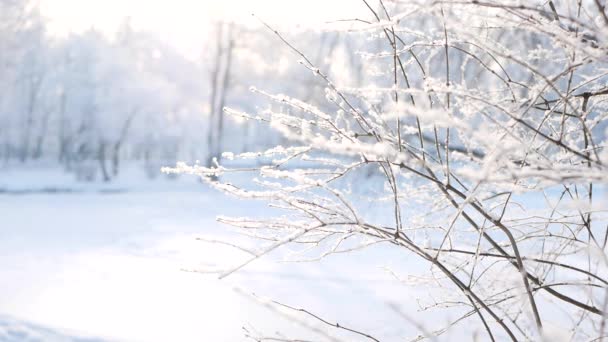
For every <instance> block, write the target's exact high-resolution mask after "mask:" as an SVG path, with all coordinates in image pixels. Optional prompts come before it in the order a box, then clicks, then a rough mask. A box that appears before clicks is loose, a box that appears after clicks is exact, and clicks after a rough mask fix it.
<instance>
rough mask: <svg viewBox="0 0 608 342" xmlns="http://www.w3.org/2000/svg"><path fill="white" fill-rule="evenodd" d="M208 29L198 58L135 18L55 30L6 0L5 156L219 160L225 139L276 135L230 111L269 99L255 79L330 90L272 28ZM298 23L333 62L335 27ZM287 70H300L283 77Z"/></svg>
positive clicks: (114, 167)
mask: <svg viewBox="0 0 608 342" xmlns="http://www.w3.org/2000/svg"><path fill="white" fill-rule="evenodd" d="M204 34H206V35H207V37H205V38H206V39H205V42H206V43H205V46H203V48H202V51H203V52H202V53H201V55H200V58H194V59H193V58H186V57H184V56H183V55H182V54H180V53H179V52H178V51H176V49H175V48H174V47H173V46H172V45H170V44H168V43H167V42H164V41H162V40H160V39H159V38H158V37H157V36H155V35H154V34H152V33H149V32H142V31H137V30H135V29H134V28H133V26H132V25H131V23H130V21H129V20H128V19H125V21H124V23H123V24H122V25H121V27H119V28H118V29H117V32H116V33H115V34H114V35H111V36H108V34H107V33H101V32H98V31H96V30H94V29H90V30H88V31H86V32H81V33H72V34H69V35H67V36H53V35H51V34H49V33H48V32H47V31H46V23H45V19H44V18H43V16H42V15H41V14H40V11H39V9H38V7H37V6H36V5H35V3H34V2H29V1H13V0H0V51H2V53H1V54H0V161H1V162H2V164H8V163H15V162H28V161H31V160H44V161H45V162H47V163H48V162H51V163H59V164H61V165H62V166H63V167H65V169H66V170H67V171H73V172H75V173H76V176H77V177H79V178H81V179H92V178H95V177H96V178H98V179H104V180H110V179H112V178H113V177H114V176H116V175H117V174H118V173H119V172H120V165H121V161H123V160H129V161H132V160H136V161H138V162H140V163H141V165H143V166H145V167H146V169H147V170H148V171H149V174H150V175H155V174H156V173H157V172H158V170H159V168H160V166H162V165H167V164H173V163H174V162H175V161H176V160H187V161H194V160H197V159H200V160H201V162H202V163H207V164H209V163H210V162H211V160H212V158H213V157H220V154H221V153H220V151H221V150H223V149H230V150H237V151H241V150H244V149H245V148H246V147H249V148H250V147H252V146H269V144H274V143H277V142H278V140H277V138H276V137H273V136H272V135H270V134H267V132H268V130H267V129H266V127H265V126H262V125H258V124H256V123H250V122H246V121H243V120H238V119H236V120H234V117H233V118H232V119H230V118H226V117H225V115H224V113H223V111H222V108H223V107H224V106H226V105H230V106H233V107H236V108H240V109H243V110H252V109H255V108H256V106H258V105H262V104H263V103H264V102H263V101H260V100H259V99H258V98H257V97H255V96H252V94H251V92H250V90H249V87H250V86H252V85H254V86H262V87H264V88H265V89H273V90H274V89H279V88H280V89H282V90H281V91H285V92H290V93H291V94H292V95H298V96H303V97H305V98H308V99H312V98H314V97H315V96H316V94H318V93H319V92H321V93H322V91H323V86H322V84H320V83H319V82H315V80H314V77H313V76H312V75H310V73H307V72H303V71H302V70H301V69H300V68H298V65H297V63H295V62H294V61H293V60H292V59H291V60H290V59H289V58H288V53H289V51H288V50H286V49H285V48H284V47H283V45H282V44H281V43H280V42H279V41H277V40H276V39H271V36H270V35H269V32H268V31H267V30H265V29H260V28H250V27H244V26H238V25H237V24H232V23H223V22H217V23H210V24H209V30H208V32H206V33H204ZM296 35H297V36H298V40H300V41H302V42H303V43H305V44H308V45H310V46H315V48H316V49H317V50H318V51H319V52H318V53H319V56H318V57H317V61H318V62H319V63H322V64H323V65H328V63H329V61H330V60H334V59H333V58H331V57H332V56H333V55H336V54H340V53H341V51H343V49H341V47H340V46H339V45H338V42H339V41H338V40H337V39H336V38H337V35H336V34H331V33H311V32H300V33H298V34H296ZM341 55H342V58H343V59H347V58H348V56H346V55H344V53H341ZM345 62H346V63H348V60H346V61H345ZM342 64H343V63H342ZM284 78H290V79H292V80H294V81H295V82H292V83H291V87H284V86H280V87H279V84H278V83H279V82H283V79H284Z"/></svg>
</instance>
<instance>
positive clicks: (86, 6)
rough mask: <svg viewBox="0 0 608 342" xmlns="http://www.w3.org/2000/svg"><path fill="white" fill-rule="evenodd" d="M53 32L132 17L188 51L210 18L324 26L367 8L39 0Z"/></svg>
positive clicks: (353, 2) (351, 4)
mask: <svg viewBox="0 0 608 342" xmlns="http://www.w3.org/2000/svg"><path fill="white" fill-rule="evenodd" d="M40 4H41V8H42V12H43V14H44V15H45V17H47V19H48V20H49V31H50V33H51V34H57V35H62V34H66V33H69V32H78V31H82V30H86V29H89V28H91V27H94V28H96V29H99V30H102V31H104V32H106V33H112V32H114V31H115V30H116V28H117V27H118V26H119V25H120V24H121V23H122V22H123V21H124V20H125V18H127V17H129V18H130V19H131V23H132V25H133V26H134V27H135V28H137V29H144V30H149V31H153V32H155V33H157V34H158V35H159V36H160V37H162V38H163V39H165V40H166V41H169V42H170V43H172V44H173V45H175V46H176V47H177V48H178V49H181V50H183V51H185V52H193V51H192V50H197V49H200V46H201V43H202V42H203V41H204V39H205V36H206V33H207V31H208V27H209V24H210V23H213V22H214V21H216V20H218V19H221V20H230V21H235V22H237V23H241V24H246V25H254V24H255V23H257V22H258V21H257V19H256V18H255V17H253V16H252V14H255V15H256V16H257V17H259V18H261V19H263V20H264V21H266V22H268V23H270V24H272V25H273V26H279V27H302V26H306V27H312V28H320V27H321V26H322V25H323V23H325V22H328V21H332V20H336V19H346V18H353V17H355V16H357V15H361V14H362V13H364V12H363V9H364V5H363V3H362V2H360V1H358V0H331V1H328V0H288V1H285V0H220V1H218V0H172V1H160V0H40Z"/></svg>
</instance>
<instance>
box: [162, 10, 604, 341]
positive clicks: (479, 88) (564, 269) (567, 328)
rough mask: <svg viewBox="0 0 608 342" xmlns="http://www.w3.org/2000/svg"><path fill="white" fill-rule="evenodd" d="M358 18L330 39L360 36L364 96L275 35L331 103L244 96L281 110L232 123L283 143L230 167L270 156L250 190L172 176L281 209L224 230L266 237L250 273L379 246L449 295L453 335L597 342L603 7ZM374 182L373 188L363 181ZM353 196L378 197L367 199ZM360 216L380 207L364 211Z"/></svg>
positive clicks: (224, 169)
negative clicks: (303, 255)
mask: <svg viewBox="0 0 608 342" xmlns="http://www.w3.org/2000/svg"><path fill="white" fill-rule="evenodd" d="M361 6H367V8H368V9H369V13H370V15H369V17H368V18H358V19H354V20H346V21H341V22H340V23H339V24H336V25H335V27H333V29H335V30H338V31H340V32H342V33H343V34H352V35H355V36H357V37H361V40H362V42H361V44H360V45H359V46H358V47H357V48H356V49H353V50H351V51H349V53H350V54H352V56H354V57H356V58H359V59H360V63H361V64H360V65H361V66H362V67H363V68H364V70H366V71H367V73H366V74H365V77H364V78H363V80H362V82H361V84H342V83H340V82H337V81H334V80H333V78H332V75H330V74H329V73H327V72H326V71H325V70H321V69H318V68H317V66H315V65H314V64H313V62H311V59H309V58H308V57H307V54H306V52H305V51H304V50H300V49H299V48H298V47H297V45H298V44H297V42H290V41H288V40H287V39H285V38H284V36H283V35H281V33H279V32H276V37H277V39H280V40H283V41H284V43H285V44H287V46H289V47H290V48H291V49H292V50H293V52H294V53H295V55H296V56H297V57H298V58H300V63H301V64H302V65H303V67H306V68H308V69H309V70H310V72H312V73H314V74H315V75H316V76H317V77H318V78H319V80H320V81H321V82H324V83H325V85H326V94H325V95H326V96H325V104H324V105H323V106H315V105H312V104H309V103H307V102H305V101H301V100H298V99H295V98H291V97H289V96H287V95H275V94H269V93H266V92H264V91H263V90H257V89H252V90H253V91H254V92H256V93H259V94H260V96H264V97H267V98H268V101H269V103H271V104H273V105H271V106H269V107H268V108H264V109H260V111H259V112H258V113H243V112H241V111H239V110H238V109H230V108H226V109H225V111H226V112H227V113H229V114H232V115H236V116H239V117H241V118H247V119H249V120H257V121H261V122H266V123H268V124H269V125H270V126H272V127H273V128H274V129H275V130H276V131H277V132H278V134H281V135H282V136H283V137H284V138H285V139H286V140H287V141H289V142H290V144H289V147H281V146H278V147H275V148H272V149H270V150H267V151H262V152H259V153H253V154H251V153H246V154H241V155H238V154H237V155H232V154H227V155H226V156H229V157H230V159H242V158H252V157H253V158H262V159H263V160H264V161H266V163H265V164H264V166H262V167H259V168H258V169H257V172H258V173H259V176H258V177H257V178H255V179H252V181H251V182H250V183H249V184H246V185H242V186H241V185H235V184H232V183H228V182H222V179H226V177H223V176H224V175H228V174H230V173H233V172H242V171H244V170H243V169H240V168H231V167H229V166H223V165H220V164H218V165H216V167H211V168H207V167H199V166H196V165H195V166H189V165H185V164H178V165H177V166H176V167H175V168H172V169H167V170H166V171H168V172H185V173H193V174H197V175H200V176H202V177H203V178H204V179H206V180H207V181H208V182H209V183H210V184H211V185H212V186H214V187H216V188H217V189H220V190H221V191H224V192H227V193H229V194H233V195H236V196H238V197H243V198H252V199H259V200H263V201H267V202H269V203H271V204H272V205H273V206H275V207H278V208H281V209H282V210H284V215H281V216H278V217H276V218H274V219H271V220H257V219H255V218H224V217H222V218H220V221H221V222H224V223H227V224H230V225H234V226H236V227H240V228H242V229H244V230H245V231H247V232H248V234H249V235H251V236H257V237H259V238H260V239H262V241H263V243H264V244H265V246H266V247H265V248H264V249H262V250H259V251H254V252H253V254H252V255H253V256H252V258H251V259H250V260H249V261H253V260H255V259H257V258H260V257H262V256H264V255H265V254H267V253H269V252H271V251H273V250H274V249H276V248H278V247H280V246H283V245H287V244H290V245H297V244H305V246H306V247H307V255H309V254H310V253H311V249H310V246H311V245H312V246H315V248H316V249H312V251H313V252H315V253H317V255H318V257H317V258H316V259H320V258H322V257H326V256H328V255H331V254H334V253H342V252H348V251H352V250H357V249H365V248H366V247H367V246H370V245H372V244H374V245H377V244H381V245H382V246H385V248H387V249H389V248H391V249H403V250H404V253H409V254H410V255H412V256H416V257H418V258H419V260H420V262H421V263H423V262H424V263H427V264H428V265H429V266H430V267H429V273H428V277H426V279H424V281H425V282H427V283H428V284H429V285H433V284H434V285H437V287H442V288H444V289H447V290H448V291H446V292H445V297H443V298H440V299H442V300H444V301H445V302H444V303H443V304H444V305H445V306H450V307H452V306H457V307H460V308H461V309H462V311H461V312H462V317H463V318H464V319H458V320H455V321H454V323H453V325H456V324H457V323H461V324H462V322H469V324H470V328H469V329H470V331H471V332H472V331H473V330H474V328H473V327H477V328H479V329H482V331H484V334H485V336H484V337H483V339H484V340H509V339H510V340H514V341H515V340H538V339H540V338H541V336H552V335H551V334H552V333H554V330H553V329H552V328H551V327H555V326H560V327H561V329H562V331H564V332H565V335H564V337H566V338H568V339H573V340H598V339H603V337H604V336H605V334H607V333H608V328H606V327H605V325H606V319H605V317H606V316H605V313H606V311H607V310H608V307H607V306H608V287H607V285H608V274H607V272H606V271H607V267H606V266H607V265H606V263H607V261H608V259H607V255H606V252H605V250H606V242H607V240H608V226H607V223H608V220H607V216H606V210H607V209H608V206H607V203H606V192H605V186H606V182H607V181H608V170H607V167H606V163H608V159H607V158H606V156H607V154H606V150H605V147H606V129H607V127H608V126H607V125H606V122H607V120H606V116H607V115H608V114H607V113H608V112H607V111H606V109H607V107H608V106H607V103H606V98H607V97H606V95H608V86H607V85H606V82H607V80H608V77H607V75H608V63H607V62H608V45H607V41H606V37H608V30H607V28H608V16H606V14H605V12H603V11H604V8H603V6H602V5H601V1H576V0H564V1H548V2H547V1H494V0H486V1H475V0H473V1H468V0H464V1H423V0H419V1H410V0H408V1H390V2H389V1H386V3H382V2H380V3H376V2H372V1H371V0H370V1H369V2H366V1H363V3H362V4H361ZM366 35H367V37H365V36H366ZM353 72H355V71H354V70H353ZM286 81H287V82H289V81H291V80H286ZM256 152H257V151H256ZM370 168H373V170H375V171H374V172H376V174H379V175H381V177H382V178H383V181H382V182H376V181H375V180H374V179H376V178H374V177H371V178H366V177H365V174H367V173H368V172H369V170H370ZM211 175H215V176H217V177H218V178H211V177H208V176H211ZM361 175H363V176H361ZM366 179H367V181H366ZM366 182H367V183H366ZM362 187H365V188H368V189H370V190H373V192H374V194H375V195H373V196H369V195H368V196H360V195H359V194H357V193H356V189H357V188H362ZM366 201H367V202H369V203H366ZM370 203H372V204H374V207H375V208H377V211H375V212H373V211H371V210H361V208H367V207H368V206H367V205H368V204H370ZM379 204H380V205H379ZM378 211H380V212H381V213H382V215H379V214H378ZM314 259H315V258H313V260H314ZM249 261H248V262H249ZM248 262H246V263H244V264H242V265H236V267H235V268H233V269H229V270H226V272H225V273H223V274H222V276H226V275H228V274H230V273H232V272H234V271H237V270H238V269H240V268H241V267H244V266H245V265H246V264H247V263H248ZM418 281H420V279H418ZM434 307H438V308H439V307H442V305H441V303H438V304H437V305H434ZM338 328H339V327H338ZM445 331H446V330H445V329H438V330H432V331H430V332H428V334H427V335H429V334H430V335H440V334H442V333H443V332H445ZM370 333H372V332H370ZM372 335H373V333H372ZM427 337H429V336H427Z"/></svg>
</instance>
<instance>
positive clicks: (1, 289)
mask: <svg viewBox="0 0 608 342" xmlns="http://www.w3.org/2000/svg"><path fill="white" fill-rule="evenodd" d="M365 11H366V8H365V6H364V5H363V4H362V3H359V2H356V3H354V4H353V2H352V1H348V0H344V1H342V0H332V1H320V0H306V1H299V0H298V1H295V0H294V1H291V0H290V1H279V0H277V1H263V0H255V1H254V0H243V1H238V0H225V1H221V2H220V1H185V0H175V1H170V2H168V1H144V0H120V1H119V0H105V1H93V0H40V1H27V0H0V341H30V340H44V341H72V340H86V341H92V340H95V341H96V340H109V341H110V340H111V341H114V340H118V341H189V340H192V341H241V340H243V339H244V329H249V330H250V331H252V329H261V328H266V329H268V330H269V331H275V330H281V331H284V332H285V333H290V332H294V331H300V332H302V334H301V335H299V336H302V337H305V336H307V335H306V334H307V332H306V329H302V328H301V327H300V326H298V325H297V324H294V322H293V321H291V320H286V319H282V318H281V317H277V316H276V315H274V314H273V313H272V312H270V311H268V310H266V309H265V308H264V306H263V305H260V303H257V302H255V300H254V301H252V300H251V298H246V297H247V296H243V295H242V291H241V292H239V291H236V290H235V289H236V288H241V287H242V288H245V289H247V291H250V292H255V293H256V294H259V295H260V296H268V297H271V298H273V299H276V300H282V301H283V302H285V303H288V304H291V305H294V306H303V307H304V306H305V307H306V308H307V309H309V310H311V311H315V312H317V313H319V314H322V315H324V316H325V317H326V318H327V319H338V318H339V319H340V323H341V324H346V325H348V324H350V325H352V326H356V327H360V328H361V329H362V330H365V329H367V328H369V329H373V330H374V331H379V332H380V333H382V334H384V335H383V336H388V337H393V338H394V337H396V336H401V335H400V334H402V333H403V327H401V326H396V325H391V324H389V325H387V324H385V323H386V322H387V321H390V320H392V319H396V318H395V317H396V316H395V315H396V314H395V313H394V312H392V311H390V310H388V311H387V310H386V306H384V305H383V304H382V303H384V302H385V301H384V299H385V298H386V297H387V296H388V294H390V293H394V291H395V288H394V287H395V286H398V285H399V284H398V283H397V284H394V282H393V281H392V280H393V277H392V276H390V275H387V273H386V272H385V271H384V270H382V269H380V266H385V265H387V264H394V268H395V269H399V267H404V265H406V263H405V262H404V256H403V255H401V254H395V255H389V254H390V253H389V254H387V252H383V253H382V254H380V253H378V254H377V256H378V257H377V258H376V259H374V258H373V257H369V256H368V257H366V258H365V260H364V261H363V260H359V261H357V267H345V265H347V264H346V263H348V262H351V263H352V258H351V257H348V259H347V258H341V257H340V256H338V257H335V258H332V259H331V260H328V261H323V262H320V263H316V264H314V265H310V266H309V265H307V264H297V265H294V264H280V263H276V262H275V261H276V260H279V259H282V257H283V256H284V255H283V254H282V253H283V252H278V254H277V255H275V259H276V260H273V258H272V257H271V258H265V259H264V260H260V261H257V262H255V263H253V264H252V265H250V266H248V267H247V269H246V270H243V271H242V272H239V273H238V274H235V275H234V276H232V277H230V278H229V279H226V280H223V281H221V282H220V281H218V280H217V277H216V276H215V275H201V274H198V273H196V272H184V271H191V270H194V271H196V270H199V269H214V268H215V269H221V268H222V267H224V268H225V267H231V266H234V265H236V264H238V263H240V262H242V261H243V260H244V259H246V258H247V257H248V255H246V254H243V253H240V252H239V251H235V250H234V249H233V248H231V247H228V246H222V245H217V244H213V243H206V242H204V241H199V240H197V239H198V238H200V237H204V238H205V240H214V239H222V240H228V241H235V244H236V243H237V242H238V244H241V245H246V244H247V243H251V242H247V241H248V240H244V239H243V237H242V236H240V235H236V234H234V233H233V232H231V231H229V230H227V229H226V227H224V226H221V225H219V224H218V223H217V222H216V221H215V217H216V216H218V215H235V216H247V215H251V216H253V215H265V214H269V209H268V207H267V206H265V205H264V204H263V203H252V202H247V201H242V200H241V201H237V200H235V199H233V198H228V197H227V196H225V195H222V194H220V193H218V192H216V191H213V190H212V189H210V188H208V187H207V186H205V185H203V184H201V182H199V181H198V180H197V179H195V178H192V177H190V178H189V177H186V176H180V177H178V178H171V177H169V176H168V175H164V174H162V173H161V172H160V168H161V167H162V166H172V165H175V162H176V161H186V162H189V163H196V162H197V161H198V162H199V163H200V164H209V163H211V162H212V160H213V158H220V159H221V152H222V151H231V152H243V151H262V150H263V149H264V148H267V147H270V146H275V145H277V144H287V142H285V141H281V138H280V136H279V135H277V134H274V133H272V130H271V129H270V128H269V127H266V126H265V125H264V124H259V123H256V122H251V121H245V120H243V119H242V118H238V117H234V116H229V115H226V114H225V113H224V112H223V111H222V108H223V107H225V106H227V107H231V108H233V109H235V110H237V111H247V112H250V113H256V112H259V111H264V110H270V109H273V106H278V105H277V104H271V101H268V99H267V98H265V97H264V96H260V95H259V94H255V93H252V92H251V91H250V87H256V88H257V89H261V90H264V91H266V92H268V93H272V94H275V93H282V94H286V95H288V96H291V97H294V98H298V99H301V100H303V101H307V102H309V103H311V104H316V105H318V106H320V107H321V108H323V106H326V105H327V103H328V101H325V89H324V88H325V84H323V82H320V80H319V79H318V78H315V75H313V73H312V72H310V71H309V70H307V69H306V68H304V67H302V66H301V65H300V64H299V63H298V59H299V58H300V57H299V56H297V55H295V54H294V53H293V52H292V51H290V50H289V49H288V48H287V47H286V46H285V44H283V43H282V42H281V41H280V40H279V39H278V38H277V37H276V36H275V35H274V34H273V33H272V32H271V31H270V30H269V29H268V28H266V27H264V26H263V25H262V24H261V23H260V19H261V20H263V21H265V22H267V23H268V24H269V25H271V26H272V27H273V28H276V29H278V30H280V31H281V32H282V34H283V35H284V36H285V38H287V39H288V40H289V41H290V42H292V43H293V44H294V46H296V47H297V48H299V49H301V50H302V52H304V53H305V54H306V55H307V56H308V58H310V59H311V60H312V61H313V62H314V63H315V64H316V65H317V66H318V67H319V68H322V69H323V70H324V71H325V72H326V73H327V74H328V75H329V76H330V77H331V78H332V80H333V81H334V82H335V83H336V84H337V85H343V86H352V87H355V86H357V85H359V84H363V83H362V82H364V78H366V77H372V78H380V79H382V78H386V79H387V80H389V83H388V84H390V75H388V76H386V75H382V74H381V73H378V72H377V71H375V69H373V68H368V69H369V70H370V71H371V74H364V73H363V71H362V70H363V68H362V66H361V65H360V64H359V63H361V58H359V57H360V56H356V55H355V51H359V50H362V46H361V45H357V44H364V45H365V49H364V50H366V51H378V50H380V49H383V48H386V46H383V45H382V42H381V41H380V40H378V41H375V40H369V39H367V38H363V39H361V37H357V35H358V33H356V32H355V33H351V34H349V35H346V34H345V33H344V32H342V31H335V30H331V31H330V30H325V28H326V27H327V25H331V23H330V22H332V21H333V20H337V19H345V18H346V19H348V18H356V17H358V16H361V15H366V16H369V15H368V14H362V13H366V12H365ZM252 14H255V16H253V15H252ZM328 23H330V24H328ZM361 35H362V36H365V37H366V36H367V33H365V32H363V33H361ZM374 73H375V74H374ZM367 84H369V83H367ZM274 109H281V108H274ZM252 162H254V163H255V161H252ZM173 177H175V176H173ZM231 239H232V240H231ZM252 247H255V246H252ZM387 258H388V259H390V261H389V262H388V263H387V261H386V260H387ZM349 259H351V260H350V261H349ZM354 260H356V258H355V259H354ZM351 266H352V265H351ZM410 266H411V265H410ZM369 282H371V284H373V285H374V286H373V287H370V286H367V285H366V284H369ZM381 285H385V286H382V287H380V286H381ZM354 298H357V299H356V300H353V299H354ZM407 298H409V295H406V296H405V297H404V299H407ZM340 303H349V305H348V306H344V305H340ZM378 303H381V304H380V305H378ZM347 308H348V309H347ZM379 309H385V310H384V312H383V313H381V312H380V311H378V310H379ZM365 312H375V314H374V315H373V317H370V316H368V315H362V314H361V313H365ZM298 329H299V330H298Z"/></svg>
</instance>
